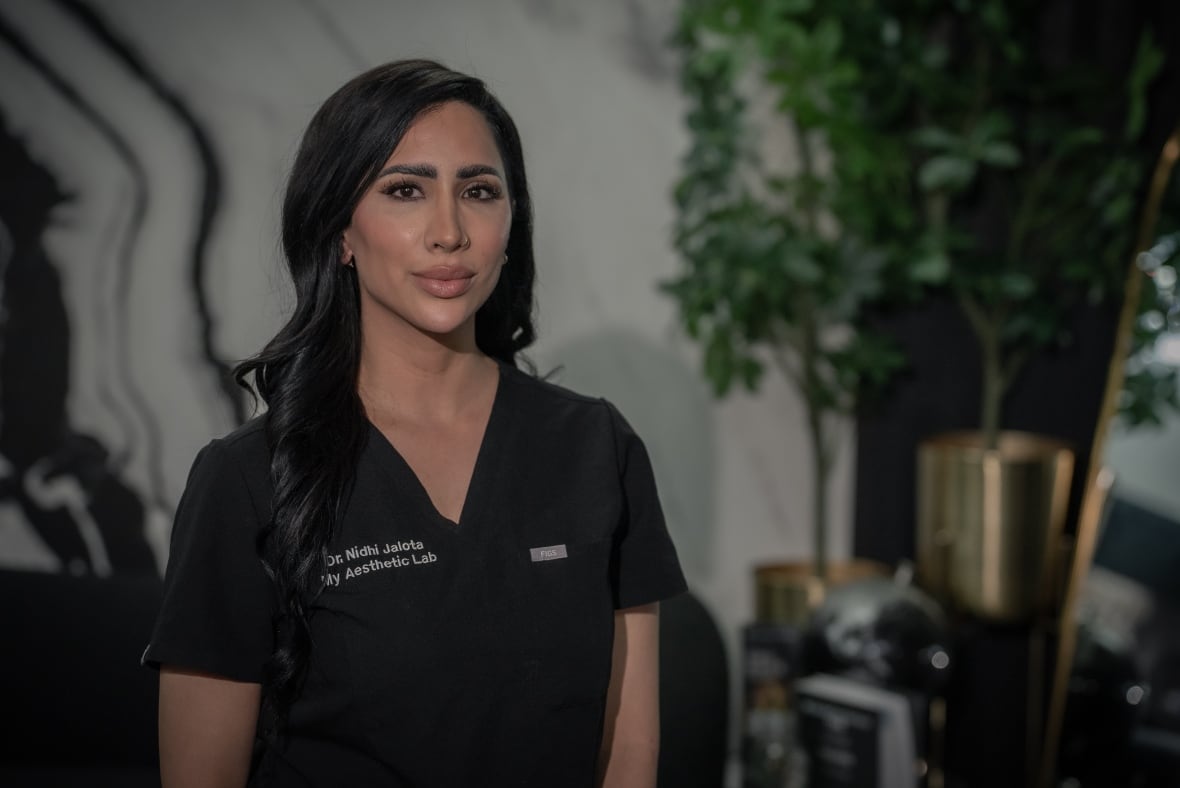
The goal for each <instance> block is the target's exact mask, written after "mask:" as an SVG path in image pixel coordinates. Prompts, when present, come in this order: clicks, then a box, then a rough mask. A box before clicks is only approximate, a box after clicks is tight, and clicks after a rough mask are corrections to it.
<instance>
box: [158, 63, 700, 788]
mask: <svg viewBox="0 0 1180 788" xmlns="http://www.w3.org/2000/svg"><path fill="white" fill-rule="evenodd" d="M282 222H283V246H284V250H285V252H286V256H287V260H288V265H289V267H290V271H291V275H292V278H293V280H294V284H295V291H296V296H297V303H296V306H295V309H294V313H293V315H292V317H291V319H290V321H289V322H288V323H287V324H286V326H284V327H283V329H282V330H281V331H280V332H279V333H278V335H277V336H276V337H275V338H274V339H273V340H272V341H271V342H270V344H269V345H267V347H266V348H265V349H264V350H263V351H262V352H261V353H260V354H259V355H258V356H257V357H256V358H254V359H251V360H249V361H247V362H245V363H244V364H242V365H241V366H240V367H239V369H238V378H239V381H240V382H243V385H245V381H246V380H247V376H249V375H253V380H254V386H255V388H256V389H257V392H258V394H259V395H260V396H261V398H262V399H263V400H264V401H265V402H266V404H267V406H268V408H267V413H266V414H265V415H264V416H262V417H260V418H258V419H255V420H254V421H252V422H251V423H249V424H247V425H245V426H244V427H242V428H241V429H239V430H237V431H235V432H234V433H232V434H231V435H229V436H227V437H225V438H223V439H221V440H217V441H213V442H212V443H211V444H209V445H208V446H207V447H206V448H205V449H204V450H202V452H201V453H200V455H199V456H198V457H197V459H196V461H195V462H194V465H193V469H192V472H191V474H190V477H189V481H188V485H187V487H186V490H185V493H184V496H183V498H182V500H181V503H180V507H179V509H178V512H177V517H176V523H175V527H174V530H173V537H172V552H171V556H170V559H169V565H168V571H167V577H166V586H167V588H166V592H165V599H164V604H163V609H162V611H161V613H160V617H159V620H158V622H157V625H156V629H155V632H154V633H153V637H152V641H151V644H150V645H149V646H148V649H147V651H146V653H145V655H144V660H145V662H146V663H148V664H151V665H157V666H159V667H160V671H161V673H160V758H161V769H162V774H163V778H164V783H165V785H166V786H182V785H202V786H205V785H235V786H240V785H244V784H246V783H247V781H248V780H249V782H250V784H256V785H283V786H285V785H332V786H337V785H392V786H399V785H405V786H411V785H412V786H494V785H514V786H546V787H547V788H550V787H554V786H562V787H565V786H590V785H595V784H601V785H606V786H653V785H654V784H655V763H656V752H657V746H658V715H657V711H658V702H657V653H656V645H657V607H656V605H657V602H658V600H660V599H663V598H667V597H668V596H671V595H674V594H676V593H679V592H680V591H682V590H683V589H684V580H683V577H682V575H681V572H680V568H679V565H678V563H677V559H676V555H675V551H674V549H673V548H672V545H671V543H670V541H669V539H668V536H667V531H666V529H665V526H664V522H663V517H662V515H661V513H660V508H659V502H658V499H657V497H656V493H655V487H654V482H653V479H652V474H651V468H650V464H649V462H648V458H647V455H646V453H645V451H644V448H643V445H642V443H641V442H640V441H639V439H638V438H637V437H636V436H635V434H634V433H633V432H632V431H631V429H630V427H628V425H627V424H626V422H625V421H624V420H623V419H622V417H621V416H620V415H619V414H618V412H617V411H616V410H615V409H614V408H613V407H612V406H611V405H609V404H608V403H606V402H604V401H603V400H598V399H591V398H587V397H582V396H579V395H577V394H573V393H571V392H569V391H566V390H564V389H561V388H559V387H557V386H554V385H550V384H548V383H545V382H542V381H540V380H537V379H536V378H534V377H532V376H530V375H527V374H525V373H523V372H521V371H519V370H517V368H516V365H515V361H516V354H517V352H518V351H520V350H521V349H523V348H524V347H526V346H527V345H529V344H530V343H531V342H532V340H533V336H534V334H533V326H532V320H531V311H532V284H533V250H532V211H531V203H530V200H529V193H528V185H527V183H526V180H525V172H524V161H523V156H522V153H521V149H520V140H519V137H518V135H517V132H516V128H515V126H514V124H513V122H512V120H511V118H510V117H509V116H508V115H507V113H506V112H505V111H504V109H503V108H502V107H501V106H500V104H499V103H498V102H497V101H496V99H495V98H494V97H492V96H491V95H490V94H489V93H488V92H487V90H486V88H485V87H484V85H483V84H482V83H481V82H480V81H478V80H476V79H473V78H471V77H467V76H464V75H461V74H458V73H455V72H453V71H450V70H448V69H446V68H444V67H442V66H440V65H438V64H436V63H431V62H427V61H404V62H397V63H392V64H389V65H385V66H381V67H379V68H376V69H373V70H372V71H369V72H367V73H365V74H362V75H360V76H359V77H357V78H355V79H354V80H352V81H351V82H349V83H348V84H347V85H345V86H344V87H343V88H341V89H340V90H339V91H338V92H337V93H335V94H334V95H333V96H332V97H331V98H329V99H328V101H327V102H326V103H325V104H324V105H323V107H321V108H320V110H319V111H318V112H317V113H316V115H315V117H314V118H313V119H312V121H311V123H310V125H309V127H308V129H307V132H306V133H305V135H304V138H303V142H302V145H301V147H300V150H299V153H298V155H297V157H296V161H295V164H294V167H293V169H292V172H291V176H290V180H289V184H288V188H287V192H286V197H285V201H284V205H283V220H282ZM596 781H597V783H596Z"/></svg>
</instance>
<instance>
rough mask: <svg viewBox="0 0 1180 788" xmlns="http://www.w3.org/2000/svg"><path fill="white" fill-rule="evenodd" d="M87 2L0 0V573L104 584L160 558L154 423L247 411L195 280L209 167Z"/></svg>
mask: <svg viewBox="0 0 1180 788" xmlns="http://www.w3.org/2000/svg"><path fill="white" fill-rule="evenodd" d="M97 9H98V6H97V5H94V6H92V5H91V4H87V3H82V2H77V1H76V0H60V1H59V2H52V3H43V4H16V3H9V4H6V5H4V6H3V7H0V62H2V63H3V73H4V74H5V76H4V79H3V83H4V84H3V89H2V93H0V172H3V178H2V179H0V568H4V569H22V570H40V571H48V572H64V573H69V574H73V575H85V574H89V575H94V576H99V577H104V576H110V575H113V574H128V575H137V574H154V573H158V572H159V571H160V570H161V568H162V564H163V561H164V559H165V557H166V538H167V529H168V522H169V520H170V518H171V511H172V507H173V506H174V505H175V493H174V492H173V490H172V488H171V487H170V484H169V481H168V479H167V478H166V472H165V468H166V466H167V464H166V461H165V455H166V454H167V453H168V451H169V446H168V442H169V440H170V439H171V435H172V434H174V433H175V430H171V429H169V425H167V424H165V421H166V420H167V419H169V418H170V417H171V415H170V414H178V415H179V414H183V417H184V418H186V419H190V420H191V419H192V418H193V414H194V413H197V414H200V413H204V414H206V416H205V418H206V419H207V420H208V421H210V422H212V423H220V424H232V422H235V421H241V420H242V419H243V418H244V413H245V411H244V408H245V405H246V403H245V401H244V399H243V396H242V394H241V393H240V392H238V391H237V390H235V387H234V386H233V384H232V383H231V382H230V379H229V375H228V371H229V366H228V364H227V363H226V362H225V361H224V360H222V359H221V358H220V357H219V355H218V353H217V352H216V351H215V350H214V348H213V339H212V336H213V316H212V315H211V314H210V311H209V306H208V296H207V293H206V290H205V288H206V283H207V260H208V256H209V247H210V244H209V242H210V237H211V233H212V230H213V227H214V222H215V219H216V216H217V212H218V210H219V207H220V205H221V184H222V165H221V163H220V162H219V160H218V157H217V154H216V151H215V150H214V148H213V146H212V144H211V143H210V140H209V135H208V133H207V131H206V129H205V128H203V126H202V124H201V122H200V121H199V120H198V119H197V118H196V116H195V115H194V113H193V112H192V110H191V108H190V107H189V106H188V105H187V103H186V100H185V97H184V96H183V95H181V94H180V93H179V92H177V91H175V90H173V89H172V88H170V86H169V85H168V84H166V83H165V82H164V80H162V79H161V78H160V77H159V76H157V74H156V72H155V70H154V68H153V66H152V64H151V63H150V62H148V61H147V60H146V59H145V57H144V56H143V54H142V53H141V52H140V51H138V49H137V48H136V47H135V46H134V45H133V44H132V43H131V42H130V40H129V39H128V38H126V37H125V36H124V35H123V34H121V32H120V31H119V30H118V29H117V28H116V27H114V26H113V25H112V24H111V23H110V22H109V21H108V20H106V19H104V17H103V16H102V15H101V14H100V13H99V11H98V10H97ZM149 140H150V144H145V142H147V141H149ZM161 153H163V154H164V155H161ZM161 383H163V385H161ZM176 386H182V387H184V388H185V389H187V390H188V391H189V392H190V396H192V395H194V394H195V395H196V396H195V399H197V400H199V401H200V403H201V405H200V406H199V407H197V408H193V407H191V403H189V402H184V401H183V400H182V401H177V400H176V398H170V397H169V391H168V390H169V389H170V388H173V387H176Z"/></svg>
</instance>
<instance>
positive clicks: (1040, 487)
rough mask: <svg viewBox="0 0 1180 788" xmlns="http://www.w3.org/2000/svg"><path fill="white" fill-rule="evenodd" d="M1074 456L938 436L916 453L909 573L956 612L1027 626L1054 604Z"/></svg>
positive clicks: (1046, 447) (1006, 439) (1015, 437)
mask: <svg viewBox="0 0 1180 788" xmlns="http://www.w3.org/2000/svg"><path fill="white" fill-rule="evenodd" d="M1073 463H1074V455H1073V452H1072V451H1071V450H1070V448H1069V447H1068V446H1067V445H1066V444H1064V443H1062V442H1060V441H1056V440H1052V439H1050V438H1046V437H1044V436H1040V435H1034V434H1031V433H1022V432H1010V431H1009V432H1002V433H1001V434H1000V439H999V443H998V447H997V448H995V449H987V448H985V447H984V443H983V436H982V434H981V433H977V432H957V433H948V434H945V435H940V436H936V437H934V438H931V439H928V440H926V441H924V442H923V443H922V444H921V445H920V446H919V448H918V531H917V539H918V544H917V554H918V563H917V572H918V581H919V583H920V584H921V585H922V587H923V588H925V589H926V590H928V591H929V592H930V593H932V594H934V595H935V596H936V597H938V598H939V599H940V600H942V601H944V602H945V603H946V604H948V605H950V606H952V607H953V608H955V609H958V610H963V611H966V612H969V613H971V614H973V615H976V616H979V617H981V618H986V619H991V620H999V621H1028V620H1031V619H1032V618H1034V617H1035V616H1036V615H1037V614H1039V613H1042V612H1045V611H1046V610H1047V609H1048V608H1049V606H1050V605H1051V602H1052V596H1053V590H1054V589H1055V588H1056V587H1057V584H1056V582H1055V575H1056V564H1057V559H1058V557H1059V556H1060V549H1059V543H1060V540H1061V531H1062V527H1063V525H1064V522H1065V511H1066V506H1067V505H1068V502H1069V485H1070V480H1071V478H1072V475H1073Z"/></svg>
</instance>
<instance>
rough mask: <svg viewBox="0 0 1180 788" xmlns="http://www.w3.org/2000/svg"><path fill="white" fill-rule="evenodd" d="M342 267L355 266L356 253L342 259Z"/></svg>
mask: <svg viewBox="0 0 1180 788" xmlns="http://www.w3.org/2000/svg"><path fill="white" fill-rule="evenodd" d="M344 267H345V268H356V255H355V254H354V255H352V256H351V257H349V258H348V259H347V260H345V261H344Z"/></svg>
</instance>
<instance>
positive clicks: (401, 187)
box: [381, 181, 422, 200]
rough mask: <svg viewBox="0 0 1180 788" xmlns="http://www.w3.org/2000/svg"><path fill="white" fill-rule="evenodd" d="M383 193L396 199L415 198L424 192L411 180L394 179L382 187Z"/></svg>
mask: <svg viewBox="0 0 1180 788" xmlns="http://www.w3.org/2000/svg"><path fill="white" fill-rule="evenodd" d="M381 193H382V194H385V195H388V196H390V197H392V198H394V199H395V200H413V199H415V198H417V197H418V196H420V195H421V194H422V191H421V190H420V189H419V188H418V186H417V185H416V184H413V183H410V182H409V181H393V182H392V183H387V184H385V185H384V186H382V187H381Z"/></svg>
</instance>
